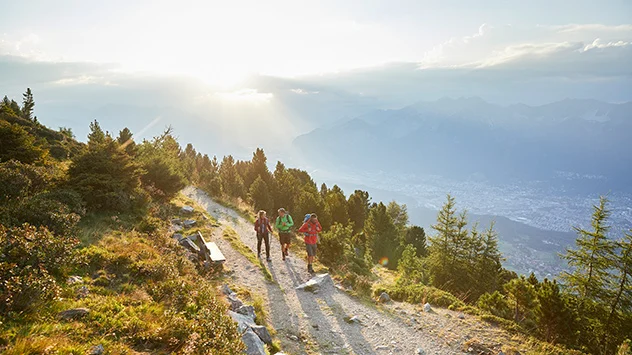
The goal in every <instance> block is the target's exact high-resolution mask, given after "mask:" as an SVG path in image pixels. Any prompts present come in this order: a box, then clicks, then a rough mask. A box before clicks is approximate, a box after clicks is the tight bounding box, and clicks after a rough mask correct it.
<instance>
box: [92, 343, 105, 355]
mask: <svg viewBox="0 0 632 355" xmlns="http://www.w3.org/2000/svg"><path fill="white" fill-rule="evenodd" d="M104 352H105V348H103V345H102V344H99V345H97V346H93V347H92V349H90V355H101V354H103V353H104Z"/></svg>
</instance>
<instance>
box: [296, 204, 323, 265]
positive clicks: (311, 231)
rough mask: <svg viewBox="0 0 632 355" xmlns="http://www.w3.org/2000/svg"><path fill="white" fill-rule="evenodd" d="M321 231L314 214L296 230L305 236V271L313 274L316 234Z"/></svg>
mask: <svg viewBox="0 0 632 355" xmlns="http://www.w3.org/2000/svg"><path fill="white" fill-rule="evenodd" d="M322 230H323V227H321V225H320V222H318V217H317V216H316V214H315V213H312V214H311V215H310V217H309V220H308V221H307V222H305V223H303V225H302V226H301V228H299V229H298V231H299V232H301V233H304V234H305V249H307V271H308V272H310V273H314V267H313V266H312V263H313V262H314V256H316V244H317V243H318V233H320V232H321V231H322Z"/></svg>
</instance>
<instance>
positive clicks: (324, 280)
mask: <svg viewBox="0 0 632 355" xmlns="http://www.w3.org/2000/svg"><path fill="white" fill-rule="evenodd" d="M333 285H334V282H333V280H332V279H331V276H329V274H319V275H316V276H314V277H312V278H311V279H310V280H309V281H307V282H306V283H304V284H301V285H299V286H297V287H296V289H297V290H303V291H308V292H315V291H317V290H319V289H321V288H324V287H328V286H333Z"/></svg>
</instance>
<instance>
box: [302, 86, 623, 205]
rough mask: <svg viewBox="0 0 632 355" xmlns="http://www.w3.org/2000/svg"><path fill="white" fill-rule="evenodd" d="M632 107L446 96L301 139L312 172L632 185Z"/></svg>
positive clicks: (609, 186) (603, 186)
mask: <svg viewBox="0 0 632 355" xmlns="http://www.w3.org/2000/svg"><path fill="white" fill-rule="evenodd" d="M631 136H632V102H627V103H622V104H612V103H605V102H600V101H595V100H575V99H566V100H562V101H559V102H554V103H551V104H547V105H542V106H528V105H523V104H517V105H510V106H499V105H494V104H491V103H488V102H486V101H484V100H482V99H480V98H460V99H449V98H444V99H440V100H437V101H434V102H419V103H416V104H413V105H410V106H407V107H404V108H401V109H397V110H376V111H373V112H370V113H368V114H365V115H362V116H359V117H356V118H354V119H351V120H341V121H339V122H337V123H336V124H334V125H328V126H326V127H321V128H318V129H315V130H313V131H311V132H309V133H308V134H305V135H302V136H299V137H297V138H296V139H295V140H294V143H293V144H294V146H295V147H296V148H297V149H298V150H299V151H301V152H302V153H304V154H305V153H308V154H309V156H310V159H313V163H314V165H320V166H323V167H329V168H335V167H341V166H344V167H346V168H349V169H361V170H364V171H367V170H368V171H377V170H382V171H389V170H391V171H394V172H401V173H424V174H437V175H443V176H449V177H452V178H471V177H476V178H482V179H487V180H490V181H504V180H506V179H539V180H547V179H560V181H570V180H574V181H573V183H571V184H570V185H573V186H582V187H588V188H591V189H593V188H595V189H600V188H601V189H605V191H602V192H604V193H605V192H607V191H608V190H611V189H615V188H630V187H632V183H631V182H632V174H631V173H632V154H630V153H631V152H632V150H631V149H630V137H631Z"/></svg>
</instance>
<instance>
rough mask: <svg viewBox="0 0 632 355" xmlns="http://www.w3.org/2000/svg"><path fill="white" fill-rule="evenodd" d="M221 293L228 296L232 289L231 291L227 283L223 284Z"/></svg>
mask: <svg viewBox="0 0 632 355" xmlns="http://www.w3.org/2000/svg"><path fill="white" fill-rule="evenodd" d="M222 293H223V294H225V295H226V296H228V295H230V294H231V293H233V291H231V289H230V287H228V285H227V284H223V285H222Z"/></svg>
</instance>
